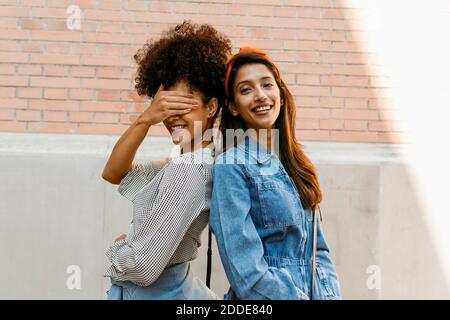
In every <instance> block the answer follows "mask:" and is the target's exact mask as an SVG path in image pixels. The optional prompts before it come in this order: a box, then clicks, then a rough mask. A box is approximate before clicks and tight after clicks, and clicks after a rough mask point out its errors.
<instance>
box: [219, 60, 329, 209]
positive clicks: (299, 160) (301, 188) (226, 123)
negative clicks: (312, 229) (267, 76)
mask: <svg viewBox="0 0 450 320" xmlns="http://www.w3.org/2000/svg"><path fill="white" fill-rule="evenodd" d="M250 63H261V64H264V65H265V66H266V67H267V68H268V69H269V70H270V71H271V72H272V75H273V77H274V78H275V81H276V83H277V85H278V88H280V95H281V101H283V102H284V104H283V105H282V106H281V109H280V114H279V116H278V119H277V120H276V121H275V129H278V130H279V139H280V142H281V143H279V151H280V161H281V163H282V164H283V166H284V168H285V170H286V172H287V173H288V175H289V176H290V177H291V178H292V180H293V181H294V184H295V186H296V187H297V190H298V192H299V195H300V201H301V202H302V205H303V206H304V207H305V209H313V210H315V209H316V207H317V206H318V205H319V203H320V202H321V201H322V191H321V190H320V185H319V180H318V178H317V172H316V168H315V167H314V165H313V163H312V162H311V160H310V159H309V158H308V157H307V156H306V154H305V153H304V151H303V147H302V145H301V144H300V143H299V142H298V141H297V140H296V138H295V127H296V124H295V119H296V110H297V107H296V105H295V101H294V98H293V96H292V94H291V92H290V91H289V89H288V88H287V86H286V84H285V83H284V81H283V79H281V78H280V77H279V76H278V75H277V72H275V67H274V65H273V64H272V62H271V61H269V60H268V59H266V58H265V57H263V56H261V55H259V54H256V53H242V54H239V55H238V56H237V57H236V58H235V59H234V61H233V65H232V69H231V72H230V77H229V79H228V88H230V90H229V95H228V100H229V102H233V103H234V101H235V100H234V90H233V88H234V81H235V79H236V75H237V72H238V70H239V68H240V67H241V66H243V65H245V64H250ZM220 129H221V131H222V137H223V139H224V144H223V145H224V146H226V144H225V143H227V141H225V138H226V129H234V130H236V129H243V130H247V125H246V124H245V121H244V119H242V117H241V116H240V115H237V116H233V115H232V114H231V112H230V110H229V108H228V107H226V108H223V110H222V119H221V125H220ZM228 143H229V141H228Z"/></svg>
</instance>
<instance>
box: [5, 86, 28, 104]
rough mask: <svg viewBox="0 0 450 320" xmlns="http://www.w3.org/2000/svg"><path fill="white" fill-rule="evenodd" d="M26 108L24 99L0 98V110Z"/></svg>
mask: <svg viewBox="0 0 450 320" xmlns="http://www.w3.org/2000/svg"><path fill="white" fill-rule="evenodd" d="M1 89H7V88H1ZM26 107H27V101H26V100H25V99H14V98H0V109H25V108H26Z"/></svg>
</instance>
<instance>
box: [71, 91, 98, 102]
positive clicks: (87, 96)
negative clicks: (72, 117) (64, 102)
mask: <svg viewBox="0 0 450 320" xmlns="http://www.w3.org/2000/svg"><path fill="white" fill-rule="evenodd" d="M69 96H70V99H72V100H92V99H94V90H89V89H70V94H69Z"/></svg>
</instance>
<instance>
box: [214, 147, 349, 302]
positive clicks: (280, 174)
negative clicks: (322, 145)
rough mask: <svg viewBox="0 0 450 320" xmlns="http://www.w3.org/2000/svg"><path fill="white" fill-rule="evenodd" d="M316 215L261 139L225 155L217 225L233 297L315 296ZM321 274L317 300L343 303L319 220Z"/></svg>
mask: <svg viewBox="0 0 450 320" xmlns="http://www.w3.org/2000/svg"><path fill="white" fill-rule="evenodd" d="M312 217H313V214H312V211H311V210H306V209H304V208H303V206H302V203H301V201H300V198H299V194H298V192H297V189H296V188H295V185H294V183H293V181H292V180H291V178H290V177H289V175H288V174H287V173H286V170H285V169H284V167H283V165H282V164H281V162H280V160H279V159H278V157H277V156H276V155H275V154H270V153H268V152H267V151H266V150H265V149H264V147H262V146H261V145H258V144H257V143H256V142H255V140H253V139H247V140H245V142H242V143H240V144H239V145H238V146H237V147H234V148H230V149H228V150H227V151H226V152H225V153H222V154H221V155H219V156H218V157H217V159H216V161H215V164H214V167H213V194H212V198H211V211H210V225H211V229H212V231H213V233H214V235H215V237H216V240H217V245H218V248H219V253H220V257H221V260H222V263H223V266H224V269H225V273H226V275H227V277H228V280H229V282H230V285H231V288H230V290H229V291H228V293H227V294H226V295H225V299H234V298H237V299H252V300H260V299H277V300H287V299H292V300H297V299H309V294H310V290H311V285H310V283H311V263H310V261H311V256H312V247H311V246H312V242H311V241H312V238H313V224H312V220H313V219H312ZM318 220H319V219H318ZM315 273H316V274H315V280H314V281H315V284H314V293H313V298H314V299H340V288H339V281H338V277H337V273H336V269H335V267H334V265H333V263H332V261H331V259H330V255H329V249H328V246H327V244H326V242H325V238H324V235H323V231H322V227H321V225H320V222H319V221H318V224H317V251H316V272H315Z"/></svg>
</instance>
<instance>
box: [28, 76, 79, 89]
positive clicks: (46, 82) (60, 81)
mask: <svg viewBox="0 0 450 320" xmlns="http://www.w3.org/2000/svg"><path fill="white" fill-rule="evenodd" d="M30 86H31V87H46V88H79V86H80V80H79V79H68V78H62V77H30Z"/></svg>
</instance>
